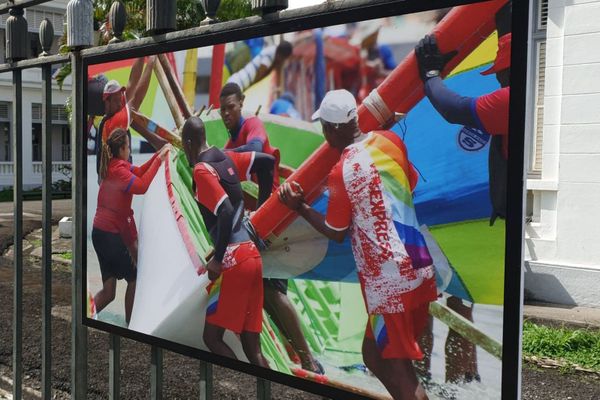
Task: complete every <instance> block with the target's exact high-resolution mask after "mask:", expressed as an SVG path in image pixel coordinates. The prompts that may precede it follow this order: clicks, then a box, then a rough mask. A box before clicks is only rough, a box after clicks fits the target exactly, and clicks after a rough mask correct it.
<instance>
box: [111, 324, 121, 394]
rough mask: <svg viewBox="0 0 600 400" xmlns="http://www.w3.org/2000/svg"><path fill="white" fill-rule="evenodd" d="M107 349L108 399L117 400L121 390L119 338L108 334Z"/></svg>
mask: <svg viewBox="0 0 600 400" xmlns="http://www.w3.org/2000/svg"><path fill="white" fill-rule="evenodd" d="M109 340H110V342H109V349H108V398H109V399H110V400H119V397H120V390H121V337H120V336H119V335H115V334H112V333H111V334H110V338H109Z"/></svg>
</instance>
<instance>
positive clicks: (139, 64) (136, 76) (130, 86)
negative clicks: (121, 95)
mask: <svg viewBox="0 0 600 400" xmlns="http://www.w3.org/2000/svg"><path fill="white" fill-rule="evenodd" d="M143 69H144V57H141V58H138V59H136V60H135V61H134V63H133V65H132V66H131V73H130V74H129V81H127V88H126V89H125V94H126V95H127V98H128V99H132V98H133V96H134V95H135V90H136V88H137V86H138V82H139V81H140V76H142V70H143Z"/></svg>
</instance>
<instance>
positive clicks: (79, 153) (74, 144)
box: [71, 51, 88, 400]
mask: <svg viewBox="0 0 600 400" xmlns="http://www.w3.org/2000/svg"><path fill="white" fill-rule="evenodd" d="M71 66H72V71H73V91H72V93H73V94H72V96H73V124H72V127H71V160H72V162H73V163H74V164H75V165H76V166H77V165H83V161H84V160H83V157H84V148H85V146H84V142H83V140H84V137H85V136H84V125H85V121H84V119H83V115H84V112H85V110H84V108H83V96H84V94H85V90H84V84H85V81H84V80H83V76H84V71H83V63H82V60H81V53H80V52H79V51H73V52H72V53H71ZM72 193H73V194H72V196H73V200H72V201H73V204H72V207H73V217H74V218H73V226H74V235H73V260H72V264H71V265H73V266H74V268H72V272H71V310H72V311H71V397H72V398H73V399H76V400H79V399H85V398H86V397H87V385H88V382H87V350H88V336H87V334H88V332H87V327H86V326H84V325H83V324H82V320H83V315H82V312H83V309H84V304H83V301H84V300H83V298H82V297H83V296H82V295H81V294H82V293H83V290H84V287H85V286H84V285H85V282H83V271H82V268H81V265H83V257H84V254H83V240H84V238H85V235H84V233H83V223H82V222H83V209H84V204H83V196H84V193H83V171H82V170H80V169H79V168H73V182H72ZM77 267H79V268H77Z"/></svg>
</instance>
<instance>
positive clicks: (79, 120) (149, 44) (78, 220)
mask: <svg viewBox="0 0 600 400" xmlns="http://www.w3.org/2000/svg"><path fill="white" fill-rule="evenodd" d="M48 1H49V0H11V1H9V2H6V3H2V4H0V15H2V14H6V13H8V12H9V11H10V10H15V9H24V8H26V7H32V6H35V5H39V4H42V3H46V2H48ZM157 1H160V0H157ZM383 2H384V1H383V0H377V1H371V2H369V1H367V0H351V1H345V2H339V3H338V4H335V3H333V2H328V3H326V4H323V5H321V6H317V7H313V8H312V9H311V11H310V12H308V13H307V12H306V11H300V10H293V11H290V12H286V14H285V17H280V16H272V17H271V16H269V17H262V18H261V17H252V18H248V19H245V20H237V21H231V22H228V23H223V24H219V25H220V26H219V27H216V26H209V27H203V28H195V29H190V30H187V31H181V32H173V33H170V34H163V35H159V36H155V37H149V38H144V39H140V40H136V41H132V42H127V43H121V44H116V45H109V46H106V47H102V48H97V47H96V48H91V49H88V50H82V49H77V48H74V49H71V52H70V53H69V54H65V55H46V56H40V57H39V58H36V59H24V60H20V59H19V58H17V59H13V60H12V61H13V62H9V63H6V64H0V73H8V72H10V73H12V80H13V96H12V97H13V98H12V100H13V107H12V113H13V115H12V118H13V119H12V120H13V121H14V122H15V123H13V124H12V127H11V129H12V135H13V138H14V140H13V143H12V162H13V171H14V186H13V187H14V191H13V193H14V199H13V202H14V304H13V356H12V371H13V392H12V395H13V399H21V398H22V397H23V379H22V378H23V364H22V361H23V342H22V340H23V159H22V155H23V142H22V136H23V135H22V133H23V132H22V130H23V125H22V114H23V102H22V96H23V86H22V74H23V71H24V70H27V69H31V68H41V70H42V74H41V76H42V85H41V90H42V105H41V109H42V119H41V123H42V145H41V153H42V163H41V168H39V169H41V173H42V182H43V183H42V232H43V236H42V248H43V253H42V271H43V274H42V331H41V336H42V340H41V357H42V363H41V393H42V398H44V399H50V398H52V384H51V375H52V374H51V372H52V351H51V338H52V324H51V307H52V303H51V298H52V297H51V295H52V265H51V264H52V259H51V256H52V237H51V236H52V233H51V232H52V229H51V224H52V220H51V217H52V172H53V165H52V142H51V133H52V66H53V65H55V64H62V63H67V62H70V63H71V67H72V93H71V96H72V102H71V104H72V122H71V149H70V150H71V162H72V163H73V168H72V210H73V226H74V231H73V242H72V249H73V250H72V266H73V268H72V272H71V276H72V278H71V279H72V281H71V291H72V293H71V305H72V307H71V310H72V311H71V327H72V331H71V366H70V367H71V397H72V398H73V399H84V398H86V397H87V390H88V375H87V373H88V362H87V361H88V360H87V356H88V346H87V342H88V329H87V327H86V326H85V325H83V324H82V320H83V317H84V315H83V313H84V310H85V304H84V299H83V296H82V295H81V294H82V293H83V292H84V289H85V282H84V281H83V271H82V269H81V268H77V266H81V265H82V264H83V262H82V261H83V260H84V259H83V257H85V254H84V252H83V249H84V246H83V244H84V243H83V240H84V238H85V232H83V218H84V216H85V214H84V207H85V193H84V176H83V171H82V170H81V169H80V166H82V165H83V164H84V161H85V160H84V157H85V156H86V148H87V146H86V143H85V142H84V140H85V137H86V135H85V129H86V121H85V118H84V115H85V109H84V96H85V93H86V90H85V88H86V87H85V85H86V84H87V82H86V81H85V80H84V77H85V76H86V74H85V71H84V65H85V64H84V57H87V58H91V59H93V58H96V59H98V58H100V57H107V58H108V59H110V58H111V57H112V58H117V57H122V58H123V55H124V54H130V57H135V56H138V55H144V54H145V53H149V52H161V51H162V49H163V48H164V45H165V44H166V43H167V42H169V46H171V48H173V47H180V48H181V49H183V48H185V46H190V45H195V46H196V47H199V46H201V45H206V44H208V41H207V40H211V39H210V36H211V35H214V34H221V35H222V34H223V33H224V32H226V31H229V32H230V33H231V35H232V36H231V37H232V38H233V40H237V39H238V37H236V33H235V32H236V30H238V29H239V28H249V27H252V30H253V32H256V33H257V34H259V33H261V32H264V31H269V30H270V28H269V25H270V23H272V22H273V21H283V20H285V19H288V18H289V19H290V20H294V22H295V23H296V26H304V27H305V28H309V27H313V26H318V24H325V22H326V19H327V18H328V17H329V16H331V15H334V14H336V13H338V12H344V11H348V10H350V9H352V8H356V9H357V12H361V13H362V14H363V16H365V15H366V16H368V14H369V13H368V10H367V11H365V10H364V8H365V5H377V4H381V3H383ZM360 7H362V8H363V9H362V10H359V8H360ZM18 13H20V14H19V17H20V18H23V13H22V12H20V11H18ZM11 14H12V13H11ZM302 24H304V25H302ZM6 29H7V38H10V37H11V33H12V35H13V37H14V35H15V33H16V32H11V30H12V29H15V27H14V24H13V25H11V24H7V27H6ZM238 36H239V35H238ZM207 38H209V39H207ZM8 40H9V39H7V45H8ZM8 55H9V54H7V59H8V60H9V61H11V60H10V57H8ZM120 339H121V338H120V337H119V336H118V335H115V334H110V336H109V390H108V391H109V398H110V399H118V398H119V391H120V342H121V340H120ZM150 364H151V365H150V368H151V390H150V393H151V398H152V399H161V398H162V389H163V388H162V379H163V349H161V348H160V347H157V346H153V347H152V351H151V360H150ZM198 368H199V370H200V381H199V382H198V384H199V386H200V398H201V399H211V398H212V397H213V380H212V374H213V371H212V365H211V364H210V363H207V362H204V361H199V366H198ZM256 394H257V398H258V399H260V400H263V399H269V398H270V397H271V386H270V382H269V381H267V380H264V379H262V378H257V386H256Z"/></svg>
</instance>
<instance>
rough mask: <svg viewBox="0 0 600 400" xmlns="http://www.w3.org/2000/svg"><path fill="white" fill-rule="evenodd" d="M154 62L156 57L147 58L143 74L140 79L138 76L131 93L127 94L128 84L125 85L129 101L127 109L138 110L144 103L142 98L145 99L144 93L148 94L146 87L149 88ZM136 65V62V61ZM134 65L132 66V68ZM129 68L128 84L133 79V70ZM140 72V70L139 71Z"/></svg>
mask: <svg viewBox="0 0 600 400" xmlns="http://www.w3.org/2000/svg"><path fill="white" fill-rule="evenodd" d="M155 62H156V56H151V57H150V58H148V64H146V68H144V72H143V73H141V77H140V76H138V78H139V79H138V80H137V81H136V82H137V85H136V86H135V89H134V90H133V93H131V95H130V93H129V83H128V84H127V99H129V107H131V108H132V109H134V110H138V109H139V107H140V105H141V104H142V101H144V97H146V93H148V87H149V86H150V79H151V78H152V70H153V68H154V63H155ZM136 63H137V60H136ZM135 66H136V65H135V64H134V67H135ZM142 66H143V59H142ZM134 67H132V68H131V75H130V76H129V79H130V82H131V78H132V77H133V72H134V71H133V68H134ZM140 72H141V70H140ZM133 84H135V83H133Z"/></svg>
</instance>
